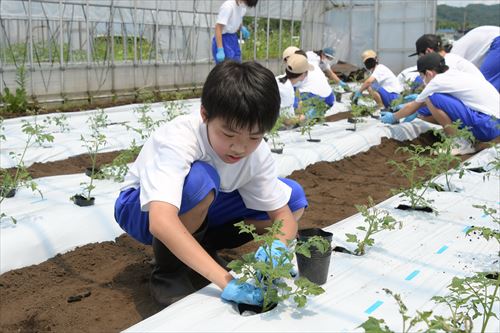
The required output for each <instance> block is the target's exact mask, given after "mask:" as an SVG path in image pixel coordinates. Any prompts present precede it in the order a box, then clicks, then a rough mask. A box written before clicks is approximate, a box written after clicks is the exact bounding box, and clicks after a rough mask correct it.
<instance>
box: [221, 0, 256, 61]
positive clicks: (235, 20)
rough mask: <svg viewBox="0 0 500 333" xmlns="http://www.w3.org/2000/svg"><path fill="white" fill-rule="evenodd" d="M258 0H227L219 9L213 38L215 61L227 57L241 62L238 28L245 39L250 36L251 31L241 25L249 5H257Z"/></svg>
mask: <svg viewBox="0 0 500 333" xmlns="http://www.w3.org/2000/svg"><path fill="white" fill-rule="evenodd" d="M257 2H258V0H226V1H225V2H224V3H223V4H222V5H221V6H220V9H219V15H217V22H216V24H215V36H214V38H213V39H212V54H213V56H214V59H215V63H216V64H218V63H220V62H221V61H224V60H225V59H232V60H235V61H239V62H241V49H240V44H239V43H238V34H237V32H238V30H241V34H242V37H243V39H248V38H249V37H250V31H248V29H247V28H246V27H244V26H242V25H241V23H242V20H243V16H245V13H246V10H247V7H255V6H256V5H257Z"/></svg>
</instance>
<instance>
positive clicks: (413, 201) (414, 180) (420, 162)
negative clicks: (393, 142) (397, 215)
mask: <svg viewBox="0 0 500 333" xmlns="http://www.w3.org/2000/svg"><path fill="white" fill-rule="evenodd" d="M431 150H432V148H431V147H422V146H420V145H413V144H412V145H410V146H408V147H399V148H398V149H396V153H398V152H400V153H401V152H402V153H406V154H408V158H407V159H406V161H405V162H397V161H395V160H390V161H389V162H387V163H388V164H389V165H392V166H394V167H396V169H397V171H398V172H399V173H400V174H401V175H402V176H403V177H405V178H406V179H407V181H408V183H409V187H408V188H406V187H402V188H400V189H399V190H393V192H396V193H399V194H400V196H401V197H403V198H407V199H408V200H409V203H410V205H409V206H408V205H405V204H401V205H399V206H398V207H396V208H398V209H403V210H406V209H412V210H421V211H425V212H433V211H434V209H433V208H432V207H431V200H427V199H426V198H425V197H424V195H425V193H426V192H427V190H428V189H429V187H430V186H431V184H432V183H431V182H427V181H426V179H429V178H430V179H432V178H434V177H435V176H436V175H437V173H436V170H435V168H431V167H430V166H431V164H432V157H430V156H429V153H430V151H431ZM419 170H424V171H425V172H424V174H423V175H422V176H420V175H418V172H417V171H419ZM436 214H437V212H436Z"/></svg>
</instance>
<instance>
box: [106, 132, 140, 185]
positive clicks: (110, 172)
mask: <svg viewBox="0 0 500 333" xmlns="http://www.w3.org/2000/svg"><path fill="white" fill-rule="evenodd" d="M140 150H141V146H138V145H137V143H136V141H135V139H134V140H132V143H131V145H130V147H129V148H128V149H125V150H123V151H122V152H120V154H118V156H116V157H115V158H114V159H113V162H111V164H106V165H103V166H102V167H101V171H102V178H106V179H112V180H114V181H115V182H122V181H123V180H124V179H125V175H126V174H127V172H128V164H129V163H131V162H133V161H134V160H135V158H136V157H137V155H138V154H139V152H140Z"/></svg>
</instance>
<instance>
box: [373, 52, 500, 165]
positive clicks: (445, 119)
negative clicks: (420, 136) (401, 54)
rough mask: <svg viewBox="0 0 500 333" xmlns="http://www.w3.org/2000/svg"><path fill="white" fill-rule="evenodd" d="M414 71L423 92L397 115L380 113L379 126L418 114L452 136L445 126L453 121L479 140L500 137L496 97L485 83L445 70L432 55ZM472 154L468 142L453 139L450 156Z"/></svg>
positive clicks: (441, 61) (499, 105)
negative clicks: (441, 127) (423, 85)
mask: <svg viewBox="0 0 500 333" xmlns="http://www.w3.org/2000/svg"><path fill="white" fill-rule="evenodd" d="M417 69H418V72H419V73H420V76H421V77H422V80H423V81H424V83H425V88H424V90H423V91H422V92H421V93H420V94H419V95H418V97H417V98H416V99H415V101H413V102H410V103H408V104H406V105H405V106H404V107H403V108H402V109H401V110H399V111H398V112H396V113H390V112H382V114H381V117H380V120H381V121H382V122H383V123H386V124H393V123H396V122H397V121H398V120H400V119H402V118H406V117H411V116H412V115H414V114H415V113H417V112H418V117H419V118H420V119H422V120H425V121H428V122H431V123H434V124H439V125H441V126H443V129H444V132H445V133H446V134H448V135H453V134H454V133H453V129H452V128H451V127H449V125H451V123H453V122H455V121H457V120H460V122H461V124H462V127H467V128H468V129H469V130H470V131H471V132H472V134H473V135H474V137H475V138H476V139H477V140H479V141H490V140H493V139H495V138H496V137H498V136H499V135H500V120H499V118H500V95H499V94H498V92H497V91H496V90H495V88H494V87H493V86H492V85H491V84H490V83H489V82H488V81H486V80H485V79H484V78H481V77H477V76H473V75H470V74H468V73H464V72H461V71H458V70H455V69H452V68H448V66H447V65H446V63H445V59H444V58H443V57H442V56H441V55H439V54H438V53H435V52H431V53H428V54H426V55H424V56H422V57H420V58H419V59H418V60H417ZM474 152H475V148H474V146H473V145H472V143H471V142H469V141H468V140H465V139H463V138H458V139H456V142H455V147H454V148H453V150H452V154H454V155H463V154H471V153H474Z"/></svg>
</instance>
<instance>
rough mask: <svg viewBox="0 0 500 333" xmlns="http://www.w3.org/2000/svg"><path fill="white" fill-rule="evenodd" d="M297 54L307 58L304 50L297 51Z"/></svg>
mask: <svg viewBox="0 0 500 333" xmlns="http://www.w3.org/2000/svg"><path fill="white" fill-rule="evenodd" d="M295 54H300V55H303V56H304V57H306V58H307V54H306V52H305V51H304V50H297V51H295Z"/></svg>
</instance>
